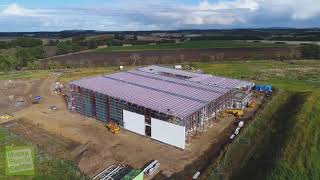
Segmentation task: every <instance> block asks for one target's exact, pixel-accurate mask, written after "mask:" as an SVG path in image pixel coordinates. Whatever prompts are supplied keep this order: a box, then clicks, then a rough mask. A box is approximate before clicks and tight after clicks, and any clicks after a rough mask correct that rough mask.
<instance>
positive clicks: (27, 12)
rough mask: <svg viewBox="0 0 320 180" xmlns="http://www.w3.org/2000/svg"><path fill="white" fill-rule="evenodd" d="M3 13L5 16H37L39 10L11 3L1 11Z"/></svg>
mask: <svg viewBox="0 0 320 180" xmlns="http://www.w3.org/2000/svg"><path fill="white" fill-rule="evenodd" d="M1 14H2V15H5V16H36V15H37V12H36V11H34V10H31V9H26V8H23V7H21V6H19V5H17V4H10V5H8V6H7V7H6V8H5V9H4V10H3V11H2V12H1Z"/></svg>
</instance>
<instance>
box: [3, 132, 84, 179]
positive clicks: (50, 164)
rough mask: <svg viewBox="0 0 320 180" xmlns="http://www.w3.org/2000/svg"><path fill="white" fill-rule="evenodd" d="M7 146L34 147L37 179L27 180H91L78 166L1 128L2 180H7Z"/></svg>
mask: <svg viewBox="0 0 320 180" xmlns="http://www.w3.org/2000/svg"><path fill="white" fill-rule="evenodd" d="M5 146H12V147H14V146H28V147H33V148H34V152H35V156H34V167H35V177H32V176H30V177H24V178H26V179H33V178H37V177H38V178H40V179H43V178H46V177H47V178H49V179H50V178H58V179H70V178H71V179H79V180H87V179H90V178H89V177H88V176H87V175H86V174H84V173H82V172H81V171H80V170H79V169H78V167H77V166H75V165H73V164H72V163H71V162H70V161H68V160H62V159H58V158H55V157H54V156H52V155H50V154H48V153H46V152H44V151H43V150H41V149H40V148H39V147H38V145H36V144H34V143H32V142H30V141H28V140H26V139H25V138H24V137H22V136H20V135H17V134H14V133H12V132H10V131H9V130H7V129H5V128H0V150H1V151H0V179H7V178H8V177H7V176H6V174H5V169H6V160H5V150H4V148H5Z"/></svg>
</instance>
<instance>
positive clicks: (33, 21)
mask: <svg viewBox="0 0 320 180" xmlns="http://www.w3.org/2000/svg"><path fill="white" fill-rule="evenodd" d="M260 27H261V28H262V27H296V28H304V27H320V0H15V1H12V0H1V1H0V31H1V32H5V31H60V30H71V29H78V30H80V29H92V30H106V31H123V30H175V29H211V28H212V29H214V28H260Z"/></svg>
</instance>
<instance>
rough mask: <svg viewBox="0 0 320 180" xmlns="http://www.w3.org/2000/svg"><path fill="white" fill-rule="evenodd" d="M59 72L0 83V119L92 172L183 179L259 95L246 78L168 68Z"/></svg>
mask: <svg viewBox="0 0 320 180" xmlns="http://www.w3.org/2000/svg"><path fill="white" fill-rule="evenodd" d="M60 75H61V73H51V74H50V75H49V77H47V78H45V79H37V80H32V81H31V80H30V81H12V82H10V83H8V82H3V87H5V88H2V89H1V93H2V94H1V98H2V99H3V102H7V101H8V100H7V99H8V97H9V103H3V104H4V105H3V106H1V107H0V108H1V112H7V113H10V114H12V115H10V116H3V118H4V119H1V126H3V127H6V128H7V129H9V130H10V131H11V132H13V133H16V134H18V135H20V136H23V137H25V138H27V139H29V140H30V141H32V142H34V143H36V144H37V145H38V146H39V147H41V148H42V149H43V150H44V151H46V152H49V153H50V154H53V155H55V156H56V157H59V158H62V159H67V160H71V161H72V162H74V163H75V164H76V165H78V167H79V168H80V169H81V171H83V172H84V173H86V174H87V175H89V176H90V177H92V178H95V179H108V178H114V179H122V178H124V179H126V178H127V179H128V177H129V179H134V178H132V177H133V176H134V177H139V178H140V179H141V177H142V179H143V178H144V179H153V178H154V179H162V178H161V177H164V178H169V177H176V178H177V177H178V178H190V177H192V175H193V174H194V173H196V172H197V171H200V170H202V169H203V168H205V167H206V166H207V165H208V163H210V162H211V160H212V159H213V158H214V157H216V156H218V154H219V152H220V151H221V148H222V147H223V146H224V145H225V144H226V143H228V142H230V141H232V139H233V138H234V137H235V136H236V135H237V134H238V133H239V129H240V127H243V123H247V122H243V121H240V120H239V118H244V119H246V118H247V119H248V117H250V116H252V114H253V112H255V111H256V110H257V109H258V108H259V106H260V104H261V103H262V99H263V96H260V95H259V94H257V93H255V90H254V89H253V87H254V86H255V84H254V83H251V82H247V81H241V80H237V79H230V78H224V77H217V76H211V75H207V74H203V73H201V72H193V71H185V70H181V69H180V68H174V67H160V66H148V67H140V68H136V69H132V70H129V71H124V70H122V68H120V70H118V72H116V73H114V74H110V75H102V76H95V77H88V78H83V79H79V80H75V81H71V82H69V83H68V84H64V85H62V84H60V83H58V82H57V81H58V78H59V76H60ZM4 84H6V85H4ZM20 86H21V87H25V88H24V90H23V91H21V92H20V91H19V92H17V93H16V92H15V91H14V89H17V88H16V87H20ZM57 86H58V88H57ZM20 89H21V88H20ZM10 99H11V100H10ZM253 102H254V105H252V103H253ZM2 114H3V113H2ZM239 122H241V123H239ZM240 125H241V126H240ZM108 129H109V130H108ZM139 178H137V179H139Z"/></svg>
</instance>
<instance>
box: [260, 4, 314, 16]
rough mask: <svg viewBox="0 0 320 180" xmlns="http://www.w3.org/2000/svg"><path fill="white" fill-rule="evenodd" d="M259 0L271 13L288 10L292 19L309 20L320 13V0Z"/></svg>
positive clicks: (288, 14)
mask: <svg viewBox="0 0 320 180" xmlns="http://www.w3.org/2000/svg"><path fill="white" fill-rule="evenodd" d="M258 2H259V4H260V6H261V7H262V8H264V9H267V10H269V12H270V13H276V14H282V13H283V12H286V15H287V16H288V17H289V18H291V19H292V20H308V19H311V18H315V17H317V16H319V15H320V0H259V1H258ZM265 15H266V16H267V15H268V14H265Z"/></svg>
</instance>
